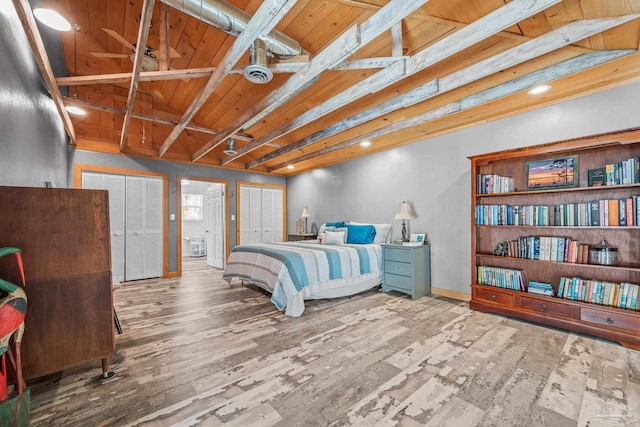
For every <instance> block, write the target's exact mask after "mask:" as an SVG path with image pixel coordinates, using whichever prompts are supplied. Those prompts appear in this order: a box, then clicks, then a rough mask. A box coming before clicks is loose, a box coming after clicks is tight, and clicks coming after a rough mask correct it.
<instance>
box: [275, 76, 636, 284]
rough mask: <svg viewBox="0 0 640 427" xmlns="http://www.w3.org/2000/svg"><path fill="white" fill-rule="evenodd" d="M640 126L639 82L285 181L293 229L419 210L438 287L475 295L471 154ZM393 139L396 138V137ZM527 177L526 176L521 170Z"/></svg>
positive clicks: (415, 225) (389, 219)
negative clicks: (305, 216) (306, 217)
mask: <svg viewBox="0 0 640 427" xmlns="http://www.w3.org/2000/svg"><path fill="white" fill-rule="evenodd" d="M638 126H640V83H635V84H631V85H627V86H624V87H620V88H617V89H612V90H609V91H606V92H603V93H599V94H595V95H590V96H587V97H583V98H579V99H575V100H572V101H567V102H564V103H561V104H556V105H553V106H549V107H546V108H542V109H539V110H536V111H532V112H529V113H524V114H521V115H518V116H514V117H510V118H506V119H502V120H496V121H494V122H489V123H485V124H481V125H477V126H474V127H470V128H467V129H464V130H461V131H457V132H453V133H450V134H447V135H442V136H439V137H436V138H432V139H428V140H425V141H421V142H417V143H414V144H410V145H406V146H403V147H399V148H395V149H393V150H389V151H386V152H382V153H377V154H373V155H371V156H367V157H363V158H359V159H355V160H351V161H348V162H345V163H341V164H338V165H335V166H332V167H328V168H324V169H318V170H315V171H311V172H308V173H303V174H300V175H297V176H293V177H290V178H288V179H287V210H288V211H287V218H288V221H287V227H288V232H289V233H291V232H292V231H294V230H295V221H296V220H297V219H298V218H299V215H300V212H302V208H303V207H304V205H307V206H308V207H309V209H310V211H311V214H312V217H311V218H310V221H312V222H314V223H316V224H321V223H322V222H325V221H332V220H353V221H363V222H369V221H371V222H384V223H391V224H392V225H393V229H394V231H393V233H394V238H397V237H399V236H400V229H401V221H398V220H393V216H394V214H395V211H396V208H397V205H398V203H400V202H401V201H403V200H406V201H407V202H409V203H411V204H412V205H413V208H414V211H415V212H416V214H417V215H418V218H416V219H414V220H411V221H410V225H409V229H410V231H411V232H416V233H417V232H425V233H427V238H428V240H429V241H430V243H431V245H432V247H431V271H432V273H431V283H432V287H436V288H443V289H447V290H451V291H456V292H462V293H469V285H470V283H471V264H470V263H471V253H470V241H471V201H470V197H471V196H470V193H471V176H470V162H469V160H468V159H467V157H468V156H472V155H476V154H482V153H488V152H493V151H500V150H504V149H509V148H514V147H523V146H529V145H534V144H543V143H547V142H553V141H558V140H563V139H568V138H575V137H580V136H587V135H592V134H596V133H603V132H610V131H615V130H621V129H627V128H632V127H638ZM391 137H393V135H391ZM523 173H524V171H523Z"/></svg>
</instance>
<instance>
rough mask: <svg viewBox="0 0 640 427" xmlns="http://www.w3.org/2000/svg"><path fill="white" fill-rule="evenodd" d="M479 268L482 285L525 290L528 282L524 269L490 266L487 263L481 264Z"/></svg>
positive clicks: (479, 279)
mask: <svg viewBox="0 0 640 427" xmlns="http://www.w3.org/2000/svg"><path fill="white" fill-rule="evenodd" d="M477 270H478V273H477V282H478V283H479V284H481V285H489V286H495V287H498V288H505V289H512V290H514V291H524V290H525V285H524V284H525V283H526V282H525V280H524V273H523V271H522V270H514V269H510V268H501V267H490V266H487V265H479V266H478V267H477Z"/></svg>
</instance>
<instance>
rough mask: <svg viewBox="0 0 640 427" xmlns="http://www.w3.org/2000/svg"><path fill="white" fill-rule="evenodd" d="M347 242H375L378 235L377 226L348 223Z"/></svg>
mask: <svg viewBox="0 0 640 427" xmlns="http://www.w3.org/2000/svg"><path fill="white" fill-rule="evenodd" d="M346 227H347V230H349V233H347V243H355V244H367V243H373V240H374V239H375V237H376V228H375V227H374V226H373V225H351V224H346Z"/></svg>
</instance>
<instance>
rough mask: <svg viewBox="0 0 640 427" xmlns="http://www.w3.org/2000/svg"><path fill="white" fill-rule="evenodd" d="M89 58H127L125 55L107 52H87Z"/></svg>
mask: <svg viewBox="0 0 640 427" xmlns="http://www.w3.org/2000/svg"><path fill="white" fill-rule="evenodd" d="M89 54H90V55H91V56H95V57H96V58H128V57H129V55H127V54H126V53H109V52H89Z"/></svg>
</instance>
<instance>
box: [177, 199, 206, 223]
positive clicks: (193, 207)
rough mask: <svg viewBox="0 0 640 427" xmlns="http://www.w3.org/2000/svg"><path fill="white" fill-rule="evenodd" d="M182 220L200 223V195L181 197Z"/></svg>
mask: <svg viewBox="0 0 640 427" xmlns="http://www.w3.org/2000/svg"><path fill="white" fill-rule="evenodd" d="M182 219H184V220H186V221H202V219H203V217H202V194H189V193H186V194H183V195H182Z"/></svg>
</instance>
